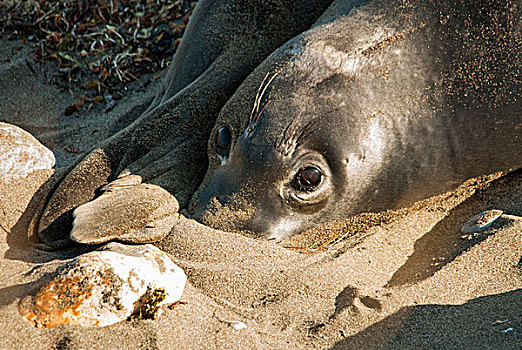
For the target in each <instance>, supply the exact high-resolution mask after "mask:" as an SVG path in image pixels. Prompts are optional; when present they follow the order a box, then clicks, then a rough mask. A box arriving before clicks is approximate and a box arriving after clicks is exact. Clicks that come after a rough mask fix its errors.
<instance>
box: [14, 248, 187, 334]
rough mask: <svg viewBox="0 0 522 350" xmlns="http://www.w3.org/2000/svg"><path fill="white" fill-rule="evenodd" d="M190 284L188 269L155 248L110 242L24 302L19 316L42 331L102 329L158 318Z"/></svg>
mask: <svg viewBox="0 0 522 350" xmlns="http://www.w3.org/2000/svg"><path fill="white" fill-rule="evenodd" d="M186 281H187V277H186V275H185V273H184V272H183V270H182V269H181V268H179V267H178V266H177V265H176V264H174V263H173V262H172V260H171V259H170V258H169V257H168V256H167V255H166V254H165V253H164V252H162V251H161V250H160V249H158V248H156V247H154V246H152V245H150V244H147V245H139V246H137V245H135V246H127V245H123V244H120V243H109V244H107V245H105V246H104V247H103V248H101V249H99V250H96V251H93V252H90V253H87V254H84V255H81V256H79V257H77V258H75V259H73V260H72V261H69V262H67V263H66V264H65V266H64V267H63V269H61V271H60V272H59V274H58V275H57V276H56V277H55V278H54V279H53V280H51V281H50V282H48V283H46V284H44V285H43V286H41V287H40V288H39V289H38V290H37V291H36V292H35V293H34V294H31V295H27V296H26V297H24V298H23V299H22V300H21V301H20V303H19V311H20V314H21V315H22V316H23V317H25V318H26V319H27V321H29V322H31V323H33V324H34V325H35V326H36V327H38V328H50V327H55V326H59V325H62V324H76V325H81V326H91V327H92V326H94V327H102V326H108V325H111V324H114V323H117V322H120V321H123V320H125V319H127V318H128V317H129V316H131V315H133V314H134V315H135V316H136V317H141V318H154V317H155V316H156V314H157V311H158V309H159V306H161V305H163V304H170V303H174V302H176V301H178V300H179V299H180V298H181V295H182V293H183V289H184V287H185V284H186Z"/></svg>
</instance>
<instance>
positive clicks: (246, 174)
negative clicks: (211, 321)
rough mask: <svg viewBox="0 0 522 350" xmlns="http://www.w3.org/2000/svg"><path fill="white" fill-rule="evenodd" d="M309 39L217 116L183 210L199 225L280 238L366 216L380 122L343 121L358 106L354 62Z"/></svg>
mask: <svg viewBox="0 0 522 350" xmlns="http://www.w3.org/2000/svg"><path fill="white" fill-rule="evenodd" d="M311 42H312V43H313V46H312V44H309V45H308V47H307V48H306V49H303V47H304V44H303V43H299V42H298V43H297V45H295V44H294V46H292V44H288V45H287V46H286V47H284V48H282V50H283V52H285V54H279V55H275V56H273V57H271V58H269V59H268V60H267V61H266V62H265V63H264V64H263V65H261V66H260V67H259V68H258V69H257V70H256V71H255V72H254V73H253V74H252V75H251V76H250V77H249V78H248V79H247V81H245V83H244V84H243V85H242V86H241V87H240V88H239V89H238V91H237V92H236V94H235V95H234V97H233V98H232V99H231V100H230V101H229V102H228V103H227V105H226V106H225V108H224V109H223V110H222V112H221V113H220V116H219V117H218V120H217V123H216V126H215V128H214V130H213V132H212V134H211V137H210V140H209V144H208V152H209V163H210V165H209V170H208V172H207V175H206V178H205V179H204V181H203V183H202V185H201V187H200V188H199V190H198V191H196V193H195V194H194V196H193V198H192V203H191V205H190V206H189V212H191V213H192V214H193V215H194V216H195V218H196V219H197V220H199V221H200V222H202V223H204V224H206V225H209V226H212V227H215V228H219V229H222V230H226V231H248V232H252V233H254V234H255V235H256V236H260V237H265V238H273V239H279V238H283V237H287V236H291V235H293V234H296V233H298V232H301V231H303V230H306V229H307V228H310V227H312V226H315V225H317V224H319V223H321V222H325V221H330V220H334V219H339V218H343V217H347V216H349V215H351V214H356V213H355V212H353V210H352V209H353V208H355V207H358V208H359V209H362V210H364V209H365V205H360V204H361V203H359V202H360V201H365V199H364V195H363V192H364V193H366V192H367V191H368V186H367V185H368V183H370V180H371V177H372V176H371V175H372V174H375V173H376V170H377V169H376V167H379V164H380V163H381V160H382V158H383V156H384V149H385V141H384V140H383V138H382V137H381V136H382V135H380V134H381V133H382V128H381V125H380V122H379V118H375V120H372V119H371V118H351V116H352V115H359V114H360V113H364V112H363V111H362V110H361V108H363V106H366V104H361V103H360V101H351V100H350V97H349V96H350V91H351V90H352V89H355V90H357V89H358V88H359V86H358V85H357V84H351V82H353V73H354V71H355V69H356V67H355V65H356V64H357V59H356V58H355V57H352V58H348V60H345V61H344V62H343V64H342V65H340V58H341V57H340V56H339V55H340V54H341V53H340V52H339V51H338V50H335V49H334V48H333V47H331V45H328V44H327V43H326V42H324V41H320V40H319V41H318V40H311ZM299 45H301V46H299ZM295 47H301V50H300V51H299V52H298V51H297V50H296V49H295ZM328 50H329V51H328ZM267 72H268V73H267ZM363 79H364V77H363ZM352 95H353V96H355V95H354V94H352ZM247 102H248V103H247ZM372 184H373V183H372ZM349 185H351V186H349Z"/></svg>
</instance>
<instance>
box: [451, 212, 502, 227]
mask: <svg viewBox="0 0 522 350" xmlns="http://www.w3.org/2000/svg"><path fill="white" fill-rule="evenodd" d="M502 213H503V212H502V210H497V209H492V210H486V211H483V212H482V213H480V214H477V215H475V216H474V217H472V218H471V219H470V220H469V221H468V222H466V223H465V224H464V226H462V228H461V231H462V232H463V233H478V232H480V231H483V230H485V229H486V228H488V227H489V226H491V224H493V223H494V222H495V221H496V220H497V219H498V218H499V217H500V216H501V215H502Z"/></svg>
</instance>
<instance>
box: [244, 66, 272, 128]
mask: <svg viewBox="0 0 522 350" xmlns="http://www.w3.org/2000/svg"><path fill="white" fill-rule="evenodd" d="M269 75H270V72H268V73H266V75H265V77H264V78H263V81H262V82H261V85H259V88H258V89H257V93H256V97H255V98H254V106H253V107H252V112H250V119H249V120H248V124H251V123H252V121H253V120H254V115H255V112H256V111H257V108H258V106H259V103H260V102H261V96H262V94H261V90H262V89H263V85H264V84H265V82H266V79H267V78H268V76H269Z"/></svg>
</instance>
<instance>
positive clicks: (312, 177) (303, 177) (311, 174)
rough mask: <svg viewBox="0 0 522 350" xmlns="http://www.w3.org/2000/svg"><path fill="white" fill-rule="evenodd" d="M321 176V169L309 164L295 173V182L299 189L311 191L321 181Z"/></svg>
mask: <svg viewBox="0 0 522 350" xmlns="http://www.w3.org/2000/svg"><path fill="white" fill-rule="evenodd" d="M322 176H323V175H322V173H321V170H319V169H317V168H316V167H311V166H310V167H306V168H303V169H301V171H299V173H297V175H296V177H295V182H296V184H297V187H298V189H299V190H301V191H313V190H314V189H315V188H316V187H317V186H318V185H319V184H320V183H321V179H322Z"/></svg>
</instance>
